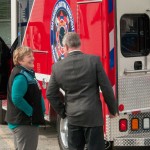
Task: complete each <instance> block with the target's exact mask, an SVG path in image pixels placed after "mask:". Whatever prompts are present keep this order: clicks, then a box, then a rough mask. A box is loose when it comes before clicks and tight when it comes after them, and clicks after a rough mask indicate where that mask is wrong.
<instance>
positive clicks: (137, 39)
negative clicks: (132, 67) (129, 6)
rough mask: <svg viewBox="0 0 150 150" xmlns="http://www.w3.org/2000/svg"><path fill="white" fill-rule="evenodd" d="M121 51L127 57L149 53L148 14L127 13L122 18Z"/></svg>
mask: <svg viewBox="0 0 150 150" xmlns="http://www.w3.org/2000/svg"><path fill="white" fill-rule="evenodd" d="M120 39H121V40H120V41H121V52H122V54H123V56H125V57H139V56H146V55H148V54H149V49H150V41H149V40H150V38H149V17H148V16H147V15H146V14H125V15H123V16H122V17H121V20H120Z"/></svg>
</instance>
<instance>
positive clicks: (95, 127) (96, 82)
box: [47, 32, 117, 150]
mask: <svg viewBox="0 0 150 150" xmlns="http://www.w3.org/2000/svg"><path fill="white" fill-rule="evenodd" d="M63 45H64V50H65V52H66V54H67V57H66V58H65V59H63V60H61V61H59V62H57V63H55V64H54V65H53V68H52V75H51V79H50V81H49V84H48V89H47V98H48V100H49V101H50V103H51V105H52V106H53V107H54V109H55V111H56V112H57V113H58V114H59V115H60V116H61V117H62V118H65V117H66V116H67V119H68V146H69V150H83V149H84V146H85V143H86V144H87V148H88V150H104V149H105V148H104V135H103V115H102V104H101V101H100V96H99V86H100V88H101V91H102V93H103V96H104V99H105V102H106V104H107V106H108V109H109V111H110V113H111V114H112V115H114V116H115V115H117V107H116V103H115V97H114V94H113V90H112V87H111V85H110V82H109V80H108V78H107V76H106V74H105V72H104V70H103V67H102V64H101V62H100V58H99V57H98V56H93V55H86V54H84V53H82V52H81V51H80V45H81V42H80V38H79V36H78V34H76V33H74V32H68V33H67V34H66V35H65V36H64V38H63ZM60 88H61V89H63V90H64V91H65V98H64V102H65V103H64V104H63V102H62V100H61V98H60V96H59V89H60Z"/></svg>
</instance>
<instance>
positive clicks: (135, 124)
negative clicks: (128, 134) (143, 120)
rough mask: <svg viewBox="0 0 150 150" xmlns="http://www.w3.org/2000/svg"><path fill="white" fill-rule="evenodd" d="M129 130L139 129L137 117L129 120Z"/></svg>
mask: <svg viewBox="0 0 150 150" xmlns="http://www.w3.org/2000/svg"><path fill="white" fill-rule="evenodd" d="M131 130H133V131H137V130H139V120H138V118H133V119H132V120H131Z"/></svg>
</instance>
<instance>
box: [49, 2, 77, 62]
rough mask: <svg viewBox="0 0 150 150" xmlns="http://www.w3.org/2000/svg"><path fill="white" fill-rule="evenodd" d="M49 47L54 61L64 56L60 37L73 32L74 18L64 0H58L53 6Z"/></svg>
mask: <svg viewBox="0 0 150 150" xmlns="http://www.w3.org/2000/svg"><path fill="white" fill-rule="evenodd" d="M50 30H51V32H50V39H51V49H52V55H53V59H54V62H57V61H58V60H60V59H63V58H64V51H63V45H62V39H63V37H64V35H65V34H66V33H67V32H74V31H75V28H74V20H73V17H72V12H71V9H70V6H69V5H68V3H67V1H66V0H58V1H57V3H56V4H55V6H54V9H53V13H52V17H51V26H50Z"/></svg>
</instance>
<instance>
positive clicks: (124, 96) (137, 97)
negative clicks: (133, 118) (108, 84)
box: [118, 75, 150, 111]
mask: <svg viewBox="0 0 150 150" xmlns="http://www.w3.org/2000/svg"><path fill="white" fill-rule="evenodd" d="M118 98H119V104H123V105H124V108H125V110H133V109H142V108H147V107H150V76H148V75H143V76H136V77H135V76H131V77H125V78H121V79H119V80H118ZM125 110H124V111H125Z"/></svg>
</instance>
